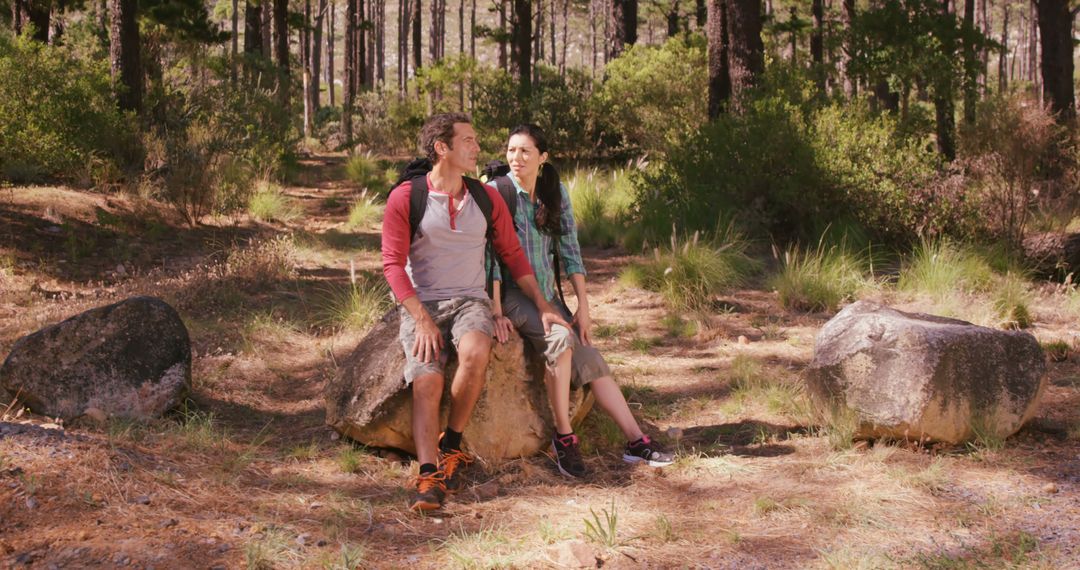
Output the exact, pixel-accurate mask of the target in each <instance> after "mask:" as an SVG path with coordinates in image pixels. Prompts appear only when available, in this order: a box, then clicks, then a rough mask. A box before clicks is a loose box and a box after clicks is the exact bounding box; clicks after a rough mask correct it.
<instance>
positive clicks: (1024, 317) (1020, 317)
mask: <svg viewBox="0 0 1080 570" xmlns="http://www.w3.org/2000/svg"><path fill="white" fill-rule="evenodd" d="M1030 303H1031V294H1030V293H1029V292H1028V287H1027V282H1026V280H1025V279H1024V278H1023V277H1021V276H1019V275H1016V274H1014V273H1008V274H1006V275H1005V276H1004V277H1003V278H1001V279H1000V280H999V281H998V284H997V286H996V287H995V289H994V295H993V305H994V309H995V310H996V311H997V314H998V316H999V317H1001V324H1002V326H1003V327H1005V328H1015V329H1026V328H1028V327H1030V326H1031V325H1032V323H1033V322H1034V319H1033V317H1032V315H1031V310H1030V309H1029V308H1028V305H1029V304H1030Z"/></svg>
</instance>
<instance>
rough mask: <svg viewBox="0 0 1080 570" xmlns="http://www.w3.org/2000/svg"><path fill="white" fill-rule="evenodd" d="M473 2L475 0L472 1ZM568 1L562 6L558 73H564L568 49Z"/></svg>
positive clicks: (564, 0)
mask: <svg viewBox="0 0 1080 570" xmlns="http://www.w3.org/2000/svg"><path fill="white" fill-rule="evenodd" d="M474 1H475V0H474ZM569 26H570V0H563V5H562V37H563V42H562V57H561V58H560V61H559V73H560V74H564V73H566V52H567V50H568V49H569V48H570V33H569V31H570V28H569Z"/></svg>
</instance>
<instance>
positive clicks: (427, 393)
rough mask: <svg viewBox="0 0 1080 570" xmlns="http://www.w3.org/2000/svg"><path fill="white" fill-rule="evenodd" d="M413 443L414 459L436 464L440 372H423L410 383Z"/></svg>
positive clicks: (441, 390) (441, 381)
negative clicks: (414, 447)
mask: <svg viewBox="0 0 1080 570" xmlns="http://www.w3.org/2000/svg"><path fill="white" fill-rule="evenodd" d="M412 390H413V415H412V430H413V443H414V444H416V459H417V460H418V461H419V462H420V464H421V465H423V464H425V463H432V464H436V465H437V464H438V463H439V454H438V452H437V451H436V449H435V448H436V446H437V445H438V439H439V402H440V401H441V400H442V392H443V376H442V374H425V375H423V376H421V377H419V378H417V379H415V380H413V383H412Z"/></svg>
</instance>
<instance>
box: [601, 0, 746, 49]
mask: <svg viewBox="0 0 1080 570" xmlns="http://www.w3.org/2000/svg"><path fill="white" fill-rule="evenodd" d="M637 9H638V4H637V0H611V29H610V33H611V36H610V38H609V40H608V46H609V47H608V57H609V58H610V59H615V58H616V57H619V54H621V53H622V52H623V50H624V49H626V46H628V45H633V44H634V43H636V42H637V11H638V10H637ZM759 19H760V18H759Z"/></svg>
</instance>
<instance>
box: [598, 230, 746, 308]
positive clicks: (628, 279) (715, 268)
mask: <svg viewBox="0 0 1080 570" xmlns="http://www.w3.org/2000/svg"><path fill="white" fill-rule="evenodd" d="M747 247H748V242H747V241H746V240H745V239H743V238H742V237H741V236H740V235H738V234H737V233H736V232H735V231H734V230H733V229H729V230H727V231H725V232H721V233H720V234H719V235H718V236H717V237H716V238H714V239H711V240H710V239H702V236H701V234H699V233H694V235H693V236H691V237H690V238H689V239H687V240H680V239H679V238H678V237H677V236H676V235H674V234H673V235H672V238H671V244H670V247H669V248H666V249H664V250H661V249H660V248H656V249H654V250H653V254H652V256H651V258H649V259H647V260H645V261H643V262H641V263H636V264H633V265H631V266H629V267H628V268H626V269H624V270H623V271H622V273H621V274H620V276H619V279H620V281H621V282H623V283H624V284H627V285H630V286H634V287H639V288H642V289H645V290H648V291H655V292H658V293H660V294H661V295H662V296H663V298H664V302H665V304H666V305H667V306H668V308H669V309H670V310H672V311H702V312H708V311H709V310H710V309H711V307H712V303H713V298H714V297H715V296H716V295H718V294H720V293H722V292H723V291H726V290H728V289H729V288H731V287H734V286H737V285H739V284H741V283H743V282H745V280H746V278H747V277H749V276H750V275H751V274H752V273H753V272H755V271H757V269H758V268H759V264H758V262H757V261H756V260H754V259H752V258H751V257H749V256H748V255H746V248H747Z"/></svg>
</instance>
